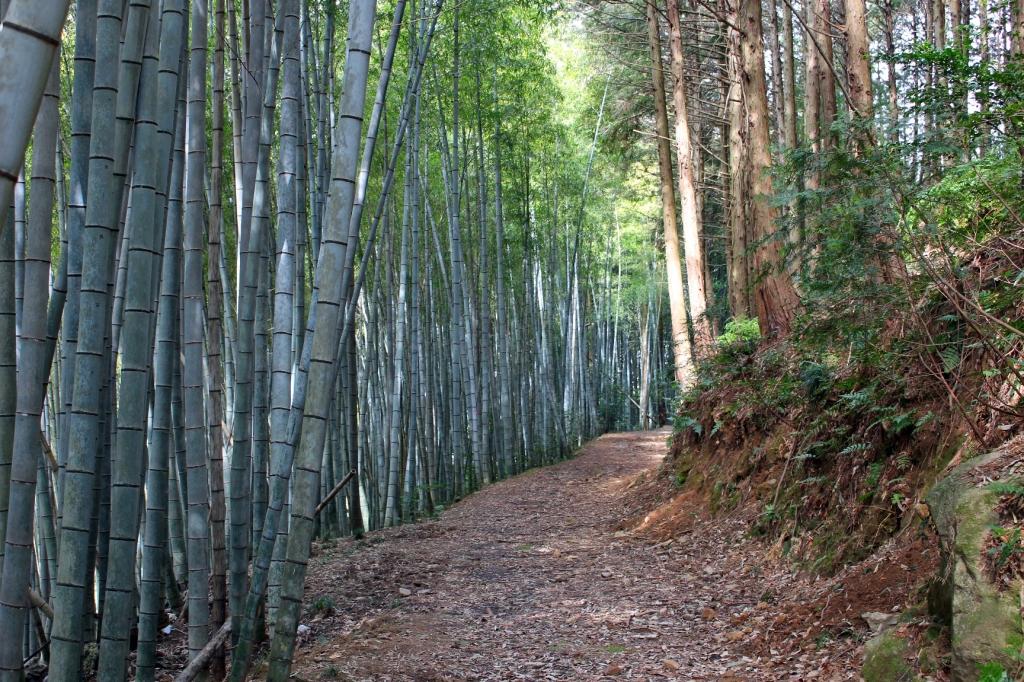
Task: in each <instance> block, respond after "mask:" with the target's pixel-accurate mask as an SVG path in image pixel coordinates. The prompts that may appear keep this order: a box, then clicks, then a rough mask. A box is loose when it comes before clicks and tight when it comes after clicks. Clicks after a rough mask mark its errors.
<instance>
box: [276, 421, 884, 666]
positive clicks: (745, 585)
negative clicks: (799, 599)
mask: <svg viewBox="0 0 1024 682" xmlns="http://www.w3.org/2000/svg"><path fill="white" fill-rule="evenodd" d="M668 435H669V434H668V431H665V430H662V431H652V432H642V433H625V434H609V435H606V436H603V437H601V438H599V439H597V440H596V441H594V442H593V443H591V444H589V445H588V446H587V447H585V448H584V450H583V451H582V452H581V453H580V454H579V456H577V457H576V458H574V459H572V460H569V461H567V462H564V463H561V464H559V465H556V466H552V467H548V468H546V469H541V470H535V471H531V472H528V473H527V474H525V475H522V476H518V477H516V478H513V479H509V480H506V481H503V482H501V483H498V484H495V485H492V486H489V487H488V488H486V489H484V490H482V491H480V492H478V493H476V494H474V495H472V496H470V497H468V498H467V499H465V500H463V501H462V502H460V503H459V504H457V505H455V506H454V507H453V508H451V509H449V510H448V511H447V512H445V513H444V514H443V515H442V517H441V518H440V519H438V520H434V521H429V522H424V523H419V524H414V525H408V526H404V527H400V528H396V529H390V530H386V531H381V532H377V533H373V534H371V535H370V536H368V537H367V538H366V539H364V540H361V541H344V542H339V543H336V544H333V545H329V546H321V547H320V548H319V551H318V553H317V556H316V557H315V559H314V563H313V564H312V565H311V571H310V577H309V580H308V582H307V586H306V600H305V601H306V604H307V605H311V604H314V603H316V602H318V600H319V601H320V603H331V604H333V605H334V606H333V610H332V611H330V612H329V613H314V611H313V610H312V609H311V607H308V606H307V614H306V617H305V619H304V624H305V625H307V626H309V628H310V630H309V632H308V633H307V634H306V635H304V636H303V637H302V638H301V641H300V648H299V650H298V651H297V654H296V663H295V667H294V669H295V672H296V678H298V679H305V680H317V679H340V680H379V681H386V680H416V681H421V682H428V681H442V680H600V679H630V680H664V679H698V680H726V679H736V680H779V679H813V678H820V679H829V680H838V679H858V677H859V674H858V669H859V665H858V659H857V657H858V653H859V650H860V644H859V640H858V639H856V638H852V639H846V640H841V641H835V642H823V643H819V644H821V646H817V645H815V644H814V643H813V641H811V643H810V645H808V641H807V640H806V638H803V639H802V638H800V637H797V636H795V635H793V634H792V633H793V628H792V627H791V624H790V623H788V621H787V614H786V613H783V612H781V609H783V608H789V605H787V606H781V605H780V604H779V603H774V604H772V603H768V602H766V601H765V599H772V600H774V599H776V597H770V596H769V594H773V595H776V596H778V595H784V594H786V593H788V592H790V591H791V592H793V593H794V594H801V595H810V594H812V593H813V591H814V588H813V586H811V585H810V584H809V583H808V582H807V579H805V578H798V577H795V576H794V575H793V574H792V572H791V571H789V570H788V569H786V568H784V567H779V566H774V565H771V564H768V563H766V561H765V559H764V555H765V546H764V545H762V544H759V543H757V542H756V541H753V540H751V539H750V538H749V537H748V534H747V532H746V531H747V524H746V523H745V522H744V521H743V520H742V519H740V518H718V519H714V520H710V519H703V520H700V519H698V518H697V515H696V514H695V516H694V518H695V521H694V523H693V524H692V526H691V527H690V528H689V530H688V531H687V532H684V533H683V534H681V535H680V536H679V537H676V538H672V539H670V540H669V541H661V542H658V543H652V541H651V540H649V539H648V538H647V537H645V536H643V535H642V534H637V533H634V532H632V531H630V530H628V529H623V527H622V525H621V521H622V519H625V518H627V517H628V516H630V514H631V513H632V512H633V511H635V509H634V510H631V509H630V505H631V504H632V505H635V504H636V502H635V500H633V499H631V498H630V493H631V491H630V487H631V486H633V485H635V483H636V481H637V478H638V476H640V475H641V474H644V473H645V472H651V471H653V470H655V469H656V467H657V466H658V465H659V463H660V462H661V461H662V459H663V458H664V456H665V452H666V445H665V443H666V439H667V437H668ZM632 492H635V490H634V491H632ZM616 528H618V530H616ZM321 598H326V599H321ZM326 600H329V602H326ZM780 618H781V619H782V620H781V621H780V620H779V619H780ZM860 627H861V628H862V629H864V630H865V631H866V629H867V628H866V626H865V624H864V623H863V622H860ZM805 628H806V629H807V630H813V628H814V622H813V620H812V619H811V618H808V619H807V620H805V621H804V622H802V623H800V629H801V630H803V629H805ZM776 631H781V632H783V633H784V634H783V635H782V637H781V640H782V642H783V644H779V643H778V642H779V640H780V637H779V636H778V632H776ZM773 633H774V634H773ZM786 642H788V644H786Z"/></svg>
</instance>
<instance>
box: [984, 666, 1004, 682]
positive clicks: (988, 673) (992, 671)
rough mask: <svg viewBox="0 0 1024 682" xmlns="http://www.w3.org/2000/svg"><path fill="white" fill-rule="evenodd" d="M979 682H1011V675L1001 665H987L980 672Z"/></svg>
mask: <svg viewBox="0 0 1024 682" xmlns="http://www.w3.org/2000/svg"><path fill="white" fill-rule="evenodd" d="M978 682H1010V675H1009V673H1007V672H1006V669H1005V668H1003V666H1002V665H1000V664H999V663H994V662H990V663H986V664H985V665H983V666H981V667H980V668H979V670H978Z"/></svg>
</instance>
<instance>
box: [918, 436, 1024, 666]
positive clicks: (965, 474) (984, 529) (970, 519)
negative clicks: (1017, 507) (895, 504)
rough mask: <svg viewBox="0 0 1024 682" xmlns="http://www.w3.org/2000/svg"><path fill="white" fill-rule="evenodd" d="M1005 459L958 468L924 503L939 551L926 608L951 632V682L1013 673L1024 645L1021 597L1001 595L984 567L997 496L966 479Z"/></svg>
mask: <svg viewBox="0 0 1024 682" xmlns="http://www.w3.org/2000/svg"><path fill="white" fill-rule="evenodd" d="M1003 454H1004V453H1002V452H1000V451H996V452H993V453H990V454H988V455H985V456H982V457H978V458H975V459H973V460H971V461H970V462H966V463H964V464H962V465H960V466H959V467H957V468H956V469H955V470H954V471H953V472H952V473H951V474H950V475H949V476H947V477H946V478H944V479H943V480H942V481H940V482H939V483H938V484H936V485H935V487H934V488H933V489H932V491H931V492H930V493H929V494H928V498H927V501H928V507H929V510H930V512H931V516H932V519H933V520H934V522H935V527H936V530H937V531H938V534H939V538H940V541H941V545H942V547H941V549H942V564H941V569H940V574H939V580H938V581H937V584H936V586H935V587H934V589H933V590H932V594H931V595H930V599H929V602H930V607H931V611H932V613H933V615H935V616H936V617H937V618H938V619H939V620H941V621H942V622H944V623H946V624H948V625H949V627H950V635H951V643H952V659H951V664H950V667H951V669H950V672H951V674H952V677H953V679H955V680H967V681H968V682H973V681H974V680H978V679H979V677H980V674H981V673H980V671H981V670H982V668H983V667H984V666H985V665H987V664H992V663H998V664H1000V665H1003V666H1004V667H1006V668H1007V669H1012V666H1013V665H1014V662H1015V660H1016V658H1017V656H1018V655H1019V653H1020V651H1021V647H1022V645H1024V637H1022V630H1021V616H1020V604H1019V601H1018V600H1019V598H1020V591H1019V590H1018V589H1012V590H1007V591H1005V592H1000V591H999V590H998V589H997V587H996V585H994V584H993V582H992V581H991V580H990V577H989V573H988V570H987V568H986V566H985V560H984V557H985V539H986V536H987V534H988V530H989V528H990V527H991V526H993V525H995V524H997V523H998V520H999V519H998V514H997V512H996V509H995V507H996V505H997V503H998V501H999V495H998V494H997V493H995V492H994V491H992V490H990V489H989V487H987V486H986V487H978V486H976V485H975V484H974V483H973V482H972V478H971V477H970V476H969V473H970V472H971V470H972V469H974V468H976V467H979V466H983V465H985V464H988V463H990V462H992V461H993V460H995V459H998V458H999V457H1002V456H1003Z"/></svg>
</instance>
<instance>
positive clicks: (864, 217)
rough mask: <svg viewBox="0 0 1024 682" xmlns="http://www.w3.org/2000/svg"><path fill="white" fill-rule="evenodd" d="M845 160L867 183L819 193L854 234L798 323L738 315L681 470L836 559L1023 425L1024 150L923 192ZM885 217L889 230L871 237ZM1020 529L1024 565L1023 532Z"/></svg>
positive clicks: (839, 224)
mask: <svg viewBox="0 0 1024 682" xmlns="http://www.w3.org/2000/svg"><path fill="white" fill-rule="evenodd" d="M877 153H878V154H884V153H885V150H884V149H883V150H880V151H879V152H877ZM832 163H833V166H834V167H833V168H831V170H828V169H826V170H828V172H832V173H838V174H843V175H845V176H846V177H848V178H850V179H851V182H853V179H855V180H856V186H855V187H854V188H852V189H847V190H846V191H845V194H843V193H841V191H839V190H830V194H829V195H828V196H821V195H815V196H813V197H805V199H806V200H807V201H813V202H815V209H816V210H817V211H819V216H820V217H819V218H818V221H819V222H821V223H822V224H828V225H829V230H830V234H833V235H834V234H836V233H837V232H839V233H842V232H843V231H844V230H845V231H846V232H848V233H849V235H848V236H850V237H851V238H850V239H842V240H829V241H828V242H827V243H824V244H819V245H818V248H817V249H816V250H815V258H816V259H817V260H816V261H815V263H814V266H813V272H810V273H805V277H804V280H803V286H802V290H801V295H802V303H803V311H802V313H801V315H800V316H799V317H798V319H797V321H796V324H795V328H794V331H793V333H792V334H790V335H789V336H788V337H786V338H785V339H782V340H774V339H762V338H761V337H760V334H759V333H758V328H757V321H756V320H752V319H742V318H741V319H735V320H732V321H731V322H729V323H728V324H727V325H726V327H725V329H724V333H723V334H721V336H720V337H719V338H718V340H717V343H716V345H715V347H714V349H713V350H712V352H711V353H710V356H709V357H707V358H705V359H704V361H703V362H702V363H701V364H700V366H699V370H698V378H697V380H696V382H695V384H694V385H693V386H692V387H691V388H690V389H689V390H688V391H686V392H685V393H684V394H683V395H682V397H681V401H680V404H679V410H678V413H677V415H676V418H675V431H676V433H675V438H674V444H673V453H674V459H673V463H672V466H673V467H674V469H675V471H674V476H675V480H676V481H677V483H680V482H682V483H684V484H685V485H686V486H691V487H694V488H697V489H699V490H700V491H702V492H704V493H705V494H706V495H707V496H708V499H709V501H710V503H711V506H712V508H713V509H715V510H722V509H730V508H733V507H736V506H741V505H752V506H753V509H754V510H755V512H756V513H755V514H753V515H752V516H753V519H754V520H753V522H752V527H751V530H752V532H753V533H755V534H759V535H763V536H765V537H766V538H768V539H770V540H772V541H775V542H777V543H778V547H779V548H780V551H781V553H782V554H785V555H787V556H789V557H791V558H792V559H793V560H795V561H797V562H798V563H800V564H801V565H804V566H805V567H807V568H809V569H811V570H814V571H817V572H824V573H827V572H832V571H834V570H836V569H837V568H839V567H840V566H842V565H843V564H845V563H847V562H850V561H856V560H859V559H861V558H863V557H865V556H867V555H868V554H870V553H871V552H872V551H873V550H874V549H875V548H877V547H878V546H879V545H881V544H882V543H883V542H884V541H886V540H887V539H888V538H889V537H891V536H892V535H893V534H894V533H895V532H897V531H898V530H899V529H900V528H903V527H906V526H907V525H910V524H913V523H914V522H915V518H916V515H915V511H916V510H917V509H918V508H919V507H918V505H919V503H920V500H921V498H922V497H923V494H924V492H925V491H926V489H927V487H928V486H929V485H930V484H931V483H932V482H933V481H934V479H935V477H936V476H937V475H938V474H939V473H940V472H941V471H942V469H943V468H944V467H945V466H946V464H947V463H948V462H949V461H950V459H951V458H953V457H954V455H957V456H958V457H959V458H961V459H963V458H967V457H970V456H971V455H973V454H977V453H979V452H982V451H985V450H987V449H991V448H993V447H995V446H997V445H998V444H999V443H1001V442H1003V441H1005V440H1006V439H1007V438H1009V437H1010V436H1011V435H1013V434H1014V433H1015V432H1017V431H1018V430H1019V429H1020V424H1021V419H1020V417H1021V416H1022V412H1021V410H1020V402H1021V394H1022V389H1021V386H1022V384H1024V381H1022V376H1021V373H1022V370H1024V352H1022V351H1024V342H1022V331H1024V289H1022V288H1021V287H1020V284H1021V282H1022V281H1024V239H1022V238H1021V237H1020V232H1021V227H1022V226H1021V225H1020V224H1019V221H1018V218H1017V215H1018V213H1017V212H1016V209H1015V208H1014V207H1017V206H1024V200H1022V199H1024V196H1022V190H1021V186H1020V182H1019V178H1020V171H1021V168H1020V163H1019V160H1018V159H1014V158H983V159H981V160H979V161H975V162H972V163H967V164H964V165H962V166H960V167H957V168H953V169H950V171H949V172H948V173H947V175H946V177H945V179H944V180H943V181H941V182H939V183H937V184H936V185H934V186H932V187H930V188H928V189H927V190H921V191H917V192H915V193H913V194H910V190H909V189H906V188H904V189H900V188H899V187H900V186H899V185H898V183H897V184H896V189H895V190H894V189H893V187H894V183H893V180H892V177H891V166H889V165H886V164H882V163H881V162H879V164H877V166H876V167H877V168H878V169H880V170H877V171H876V172H873V171H871V170H870V169H868V167H867V162H864V163H861V162H857V161H852V160H851V159H849V158H843V159H838V160H837V159H832ZM846 164H855V165H856V168H854V169H852V168H851V167H848V166H847V165H846ZM822 184H823V185H827V186H829V187H836V186H837V184H836V183H834V182H829V183H824V182H823V183H822ZM882 187H885V188H886V189H885V192H884V193H882V192H881V190H880V188H882ZM873 188H874V189H879V192H874V191H872V190H873ZM982 193H984V194H985V199H984V200H983V201H981V200H979V201H977V202H975V200H974V199H975V198H977V196H978V195H979V194H982ZM993 193H997V194H996V195H993ZM879 196H882V197H883V199H878V197H879ZM972 207H973V208H972ZM979 207H980V210H979ZM869 221H870V222H871V223H872V224H873V225H879V224H882V225H885V226H888V227H886V228H885V229H886V230H888V232H884V231H874V232H870V233H866V237H864V238H861V239H856V238H854V237H856V236H857V235H858V234H861V233H864V224H865V223H866V222H869ZM911 225H912V226H913V227H914V229H913V230H910V229H909V227H910V226H911ZM922 227H923V229H922ZM910 233H912V234H914V235H921V234H924V235H925V237H920V236H915V237H914V238H913V239H910V238H909V237H907V236H906V235H907V234H910ZM880 244H882V245H885V249H886V252H885V253H882V254H879V245H880ZM858 245H859V246H858ZM858 248H859V249H861V251H860V252H857V249H858ZM868 252H869V253H868ZM894 273H895V274H894ZM726 491H728V492H726ZM1003 530H1005V529H999V532H1003ZM993 533H994V535H993V537H997V536H998V538H1002V536H1001V535H998V533H997V532H996V531H993ZM1004 535H1006V537H1005V538H1002V540H999V542H1001V543H1002V544H1001V545H1000V547H1003V548H1004V549H1000V550H998V552H999V556H1002V554H1005V553H1006V552H1009V558H1007V559H1006V560H1005V561H1006V562H1007V563H1015V562H1016V561H1017V559H1018V556H1019V555H1021V554H1024V550H1020V549H1019V548H1020V547H1021V546H1022V545H1021V540H1020V537H1019V532H1017V533H1016V534H1014V533H1012V532H1010V531H1007V532H1006V533H1004ZM998 538H997V540H998ZM994 542H996V540H994ZM1005 547H1010V549H1009V550H1005ZM1004 550H1005V551H1004Z"/></svg>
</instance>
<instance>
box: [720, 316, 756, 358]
mask: <svg viewBox="0 0 1024 682" xmlns="http://www.w3.org/2000/svg"><path fill="white" fill-rule="evenodd" d="M760 340H761V328H760V326H758V323H757V318H752V317H736V318H733V319H731V320H729V321H728V322H726V323H725V331H723V332H722V333H721V334H720V335H719V337H718V339H717V340H716V343H717V345H718V348H719V350H720V351H721V352H723V353H726V354H741V353H742V354H749V353H751V352H753V350H754V348H755V347H756V346H757V342H758V341H760Z"/></svg>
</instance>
